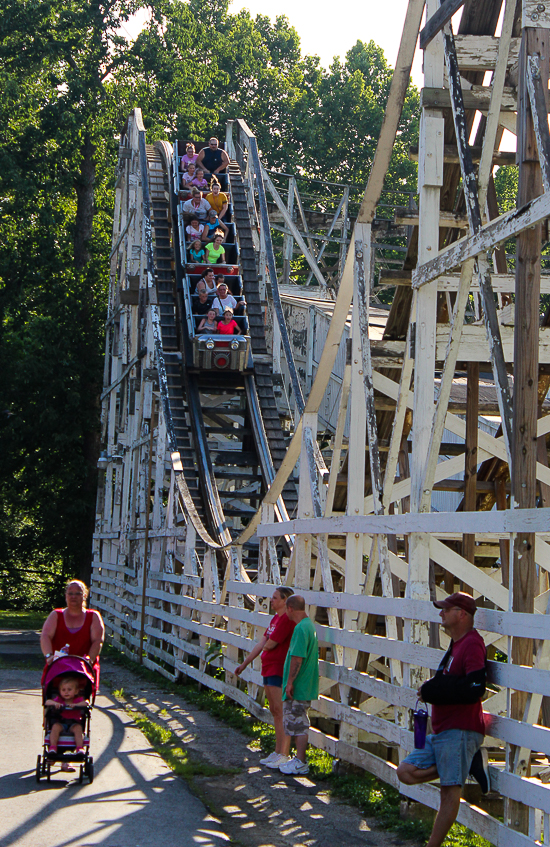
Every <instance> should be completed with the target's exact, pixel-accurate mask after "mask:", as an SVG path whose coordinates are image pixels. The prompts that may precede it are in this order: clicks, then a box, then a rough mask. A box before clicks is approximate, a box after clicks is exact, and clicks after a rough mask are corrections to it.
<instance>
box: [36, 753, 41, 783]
mask: <svg viewBox="0 0 550 847" xmlns="http://www.w3.org/2000/svg"><path fill="white" fill-rule="evenodd" d="M41 776H42V757H41V756H39V757H38V759H37V760H36V781H37V782H40V777H41Z"/></svg>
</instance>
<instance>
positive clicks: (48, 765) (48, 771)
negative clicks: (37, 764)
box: [46, 762, 52, 782]
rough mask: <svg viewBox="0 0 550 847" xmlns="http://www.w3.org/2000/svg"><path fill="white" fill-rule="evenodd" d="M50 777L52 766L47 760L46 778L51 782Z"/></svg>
mask: <svg viewBox="0 0 550 847" xmlns="http://www.w3.org/2000/svg"><path fill="white" fill-rule="evenodd" d="M51 778H52V766H51V765H50V763H49V762H48V764H47V765H46V779H47V780H48V782H51Z"/></svg>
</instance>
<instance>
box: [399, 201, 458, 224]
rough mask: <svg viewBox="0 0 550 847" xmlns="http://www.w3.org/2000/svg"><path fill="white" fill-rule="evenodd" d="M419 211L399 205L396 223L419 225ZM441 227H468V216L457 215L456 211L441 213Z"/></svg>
mask: <svg viewBox="0 0 550 847" xmlns="http://www.w3.org/2000/svg"><path fill="white" fill-rule="evenodd" d="M419 214H420V213H419V212H418V211H416V210H412V211H410V210H409V209H404V208H402V207H400V206H398V207H397V208H396V210H395V218H394V220H395V223H396V224H398V225H400V226H418V220H419ZM439 227H440V229H449V228H453V229H468V218H467V217H466V216H465V215H455V214H454V212H440V213H439Z"/></svg>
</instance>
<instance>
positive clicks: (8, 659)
mask: <svg viewBox="0 0 550 847" xmlns="http://www.w3.org/2000/svg"><path fill="white" fill-rule="evenodd" d="M43 667H44V658H43V656H42V654H40V655H36V656H33V655H32V654H29V655H25V654H23V655H21V654H19V655H18V654H17V653H14V654H13V655H11V654H10V653H5V654H4V655H3V656H0V669H2V670H10V669H11V670H16V669H17V670H30V671H41V670H42V668H43Z"/></svg>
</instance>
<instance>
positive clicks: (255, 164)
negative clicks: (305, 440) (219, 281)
mask: <svg viewBox="0 0 550 847" xmlns="http://www.w3.org/2000/svg"><path fill="white" fill-rule="evenodd" d="M235 123H236V124H237V126H238V128H239V132H240V133H242V134H243V135H244V137H245V139H246V141H247V147H248V153H249V156H250V158H251V159H252V172H253V175H254V176H255V177H256V191H257V192H258V205H259V207H260V218H261V236H262V238H263V241H264V245H265V255H266V261H267V268H268V272H269V279H270V282H271V292H272V296H273V306H274V308H275V314H276V316H277V323H278V324H279V331H280V333H281V342H282V344H283V348H284V351H285V357H286V361H287V367H288V371H289V375H290V382H291V385H292V390H293V391H294V397H295V402H296V408H297V409H298V413H299V414H300V415H301V414H302V413H303V411H304V407H305V400H304V395H303V392H302V386H301V385H300V380H299V379H298V372H297V370H296V364H295V362H294V355H293V353H292V347H291V346H290V339H289V337H288V330H287V327H286V321H285V316H284V314H283V306H282V303H281V295H280V293H279V283H278V280H277V270H276V267H275V254H274V252H273V242H272V240H271V228H270V226H269V213H268V210H267V200H266V196H265V186H264V180H263V174H262V166H261V164H260V157H259V155H258V145H257V143H256V136H255V135H254V134H253V133H252V132H251V131H250V129H249V127H248V126H247V124H246V123H245V121H243V120H242V119H239V120H238V121H236V122H235Z"/></svg>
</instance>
